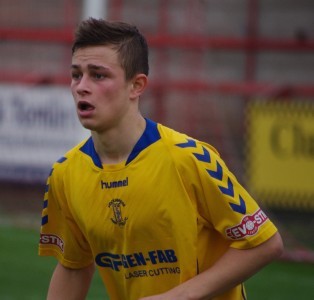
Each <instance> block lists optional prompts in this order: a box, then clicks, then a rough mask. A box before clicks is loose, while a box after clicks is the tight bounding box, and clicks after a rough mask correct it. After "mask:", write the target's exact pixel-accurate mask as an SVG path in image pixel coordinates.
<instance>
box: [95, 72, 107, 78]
mask: <svg viewBox="0 0 314 300" xmlns="http://www.w3.org/2000/svg"><path fill="white" fill-rule="evenodd" d="M93 77H94V78H95V79H97V80H99V79H103V78H105V77H106V76H105V75H104V74H101V73H94V74H93Z"/></svg>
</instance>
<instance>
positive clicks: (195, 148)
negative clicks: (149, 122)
mask: <svg viewBox="0 0 314 300" xmlns="http://www.w3.org/2000/svg"><path fill="white" fill-rule="evenodd" d="M158 130H159V132H160V136H161V140H162V142H163V143H164V145H165V146H166V147H167V148H168V151H169V152H170V154H171V155H172V156H173V158H174V160H175V161H176V162H177V163H178V164H179V165H182V164H187V163H193V164H195V163H198V162H210V161H212V160H213V159H214V160H216V159H218V158H219V157H220V155H219V152H218V151H217V149H216V148H215V147H213V146H212V145H210V144H208V143H206V142H204V141H200V140H198V139H195V138H193V137H190V136H188V135H186V134H184V133H180V132H178V131H176V130H173V129H171V128H169V127H166V126H163V125H161V124H158Z"/></svg>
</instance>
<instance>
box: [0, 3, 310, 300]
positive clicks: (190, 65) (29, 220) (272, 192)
mask: <svg viewBox="0 0 314 300" xmlns="http://www.w3.org/2000/svg"><path fill="white" fill-rule="evenodd" d="M87 16H94V17H104V18H107V19H109V20H123V21H127V22H131V23H134V24H135V25H137V26H138V28H139V29H140V30H141V31H142V32H143V33H144V34H145V35H146V36H147V38H148V43H149V46H150V66H151V73H150V84H149V88H148V90H147V92H146V94H145V95H144V97H143V98H142V100H141V101H142V103H141V106H142V110H143V112H144V114H145V116H147V117H149V118H152V119H154V120H156V121H158V122H161V123H163V124H165V125H168V126H171V127H173V128H175V129H177V130H179V131H184V132H186V133H187V134H190V135H192V136H194V137H196V138H198V139H201V140H204V141H206V142H208V143H210V144H212V145H214V146H215V147H216V148H217V149H218V150H219V152H220V153H221V156H222V157H223V158H224V160H225V161H226V162H227V164H228V165H229V167H230V169H231V170H232V171H233V172H234V173H235V174H236V176H237V177H238V178H239V180H240V181H241V182H242V184H243V185H244V186H246V187H247V189H248V190H249V191H250V192H251V193H252V194H253V195H254V196H255V197H256V199H257V201H258V202H259V203H260V205H261V206H263V207H264V209H265V210H266V212H267V214H268V215H270V216H271V217H272V218H273V219H274V221H275V223H276V224H277V226H278V227H279V228H280V230H281V232H282V234H283V236H284V240H285V245H286V251H285V254H284V255H283V257H282V260H283V261H294V262H299V263H306V264H308V265H310V266H313V263H314V1H313V0H298V1H294V0H237V1H234V0H149V1H148V0H146V1H145V0H107V1H106V0H102V1H101V0H85V1H83V0H63V1H61V0H41V1H35V0H14V1H12V0H0V61H1V63H0V218H1V221H0V228H1V229H2V230H4V229H3V228H5V229H6V230H8V228H9V227H24V228H36V229H37V228H38V226H39V223H40V211H41V203H42V196H43V192H44V184H45V180H46V177H47V175H48V173H49V171H50V166H51V164H52V163H53V162H54V161H55V160H57V159H58V158H59V157H60V156H61V155H62V154H63V153H64V152H65V151H66V150H67V149H69V148H70V147H71V146H73V145H75V144H76V143H77V142H78V141H80V140H81V139H82V138H84V137H85V136H87V134H88V132H86V131H84V130H83V129H82V128H81V127H80V125H79V124H78V121H77V120H76V116H75V112H74V109H73V104H72V99H71V95H70V92H69V89H68V86H69V82H70V76H69V65H70V59H71V51H70V48H71V42H72V37H73V31H74V29H75V27H76V25H77V24H78V22H79V21H80V20H81V19H82V18H85V17H87ZM2 236H3V237H4V236H5V235H2ZM1 243H2V242H1V240H0V244H1ZM34 249H35V250H34V251H36V247H35V248H34ZM1 255H5V254H3V253H2V254H1ZM313 270H314V268H313ZM313 273H314V271H313ZM3 274H4V273H3ZM1 276H4V275H1ZM312 278H313V277H312ZM0 298H1V289H0ZM310 298H311V297H310ZM310 298H302V299H310ZM5 299H10V298H5ZM12 299H13V298H12ZM25 299H28V298H25ZM264 299H277V298H264ZM278 299H279V298H278ZM285 299H289V298H285ZM291 299H294V298H291ZM298 299H301V298H298Z"/></svg>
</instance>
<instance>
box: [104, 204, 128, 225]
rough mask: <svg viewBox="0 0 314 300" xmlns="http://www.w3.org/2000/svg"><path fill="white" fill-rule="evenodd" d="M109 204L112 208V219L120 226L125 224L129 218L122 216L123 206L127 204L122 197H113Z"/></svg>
mask: <svg viewBox="0 0 314 300" xmlns="http://www.w3.org/2000/svg"><path fill="white" fill-rule="evenodd" d="M108 206H109V207H110V208H112V211H113V218H111V221H112V222H113V223H114V224H116V225H119V226H124V225H125V223H126V221H127V219H128V218H123V217H122V207H124V206H125V204H124V202H123V201H122V200H120V199H112V200H111V201H110V202H109V204H108Z"/></svg>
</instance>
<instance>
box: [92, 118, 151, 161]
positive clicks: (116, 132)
mask: <svg viewBox="0 0 314 300" xmlns="http://www.w3.org/2000/svg"><path fill="white" fill-rule="evenodd" d="M145 127H146V121H145V119H144V118H143V117H142V115H140V114H138V115H137V116H136V117H134V118H133V119H132V120H130V119H129V120H128V121H127V122H125V123H123V122H121V124H119V125H117V126H116V127H114V128H111V129H109V130H106V131H105V132H101V133H99V132H95V131H93V132H92V138H93V141H94V145H95V150H96V152H97V154H98V155H99V157H100V160H101V162H102V163H103V164H117V163H120V162H123V161H126V160H127V158H128V157H129V155H130V153H131V151H132V149H133V147H134V146H135V144H136V143H137V141H138V140H139V138H140V137H141V136H142V134H143V132H144V130H145Z"/></svg>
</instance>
